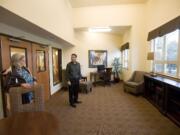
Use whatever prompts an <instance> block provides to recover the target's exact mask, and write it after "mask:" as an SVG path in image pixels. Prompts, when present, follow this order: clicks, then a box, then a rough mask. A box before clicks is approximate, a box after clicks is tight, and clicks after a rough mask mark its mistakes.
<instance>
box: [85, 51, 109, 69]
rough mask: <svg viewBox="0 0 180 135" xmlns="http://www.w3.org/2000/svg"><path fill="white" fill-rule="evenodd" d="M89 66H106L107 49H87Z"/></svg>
mask: <svg viewBox="0 0 180 135" xmlns="http://www.w3.org/2000/svg"><path fill="white" fill-rule="evenodd" d="M88 54H89V68H97V66H99V65H104V66H105V67H107V55H108V54H107V50H89V51H88Z"/></svg>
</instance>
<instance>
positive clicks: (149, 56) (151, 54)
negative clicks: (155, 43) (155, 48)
mask: <svg viewBox="0 0 180 135" xmlns="http://www.w3.org/2000/svg"><path fill="white" fill-rule="evenodd" d="M147 60H154V52H148V55H147Z"/></svg>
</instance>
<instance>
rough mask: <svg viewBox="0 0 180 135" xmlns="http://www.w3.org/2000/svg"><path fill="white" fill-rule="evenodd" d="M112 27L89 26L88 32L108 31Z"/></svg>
mask: <svg viewBox="0 0 180 135" xmlns="http://www.w3.org/2000/svg"><path fill="white" fill-rule="evenodd" d="M111 30H112V29H111V28H110V27H92V28H89V29H88V31H89V32H110V31H111Z"/></svg>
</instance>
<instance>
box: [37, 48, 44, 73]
mask: <svg viewBox="0 0 180 135" xmlns="http://www.w3.org/2000/svg"><path fill="white" fill-rule="evenodd" d="M36 55H37V58H36V67H37V71H38V72H44V71H46V64H45V63H46V61H45V51H42V50H37V51H36Z"/></svg>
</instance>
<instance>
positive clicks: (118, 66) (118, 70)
mask: <svg viewBox="0 0 180 135" xmlns="http://www.w3.org/2000/svg"><path fill="white" fill-rule="evenodd" d="M112 67H113V72H114V73H115V77H117V78H119V74H121V73H122V64H121V63H120V58H119V57H115V58H114V60H113V63H112Z"/></svg>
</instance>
